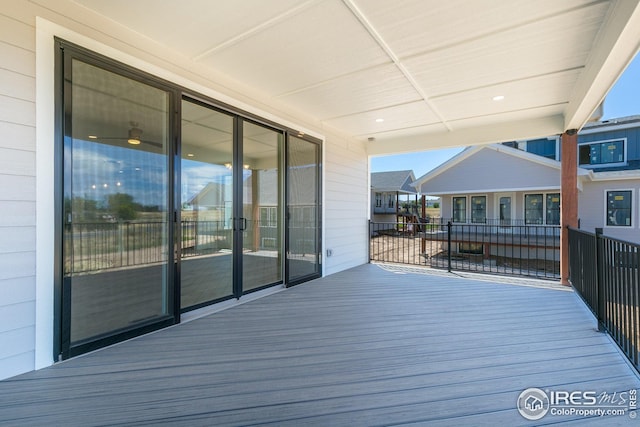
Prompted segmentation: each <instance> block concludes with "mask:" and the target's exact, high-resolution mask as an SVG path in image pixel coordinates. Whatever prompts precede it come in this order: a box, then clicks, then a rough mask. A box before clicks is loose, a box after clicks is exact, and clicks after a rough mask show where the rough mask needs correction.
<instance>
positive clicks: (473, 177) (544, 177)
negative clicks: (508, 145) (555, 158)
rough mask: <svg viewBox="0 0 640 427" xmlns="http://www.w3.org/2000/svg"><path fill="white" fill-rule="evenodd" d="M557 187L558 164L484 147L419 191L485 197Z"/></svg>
mask: <svg viewBox="0 0 640 427" xmlns="http://www.w3.org/2000/svg"><path fill="white" fill-rule="evenodd" d="M544 160H545V161H548V160H547V159H544ZM489 165H500V167H499V168H493V169H492V168H491V167H490V166H489ZM559 184H560V168H559V165H558V168H554V167H551V166H547V165H544V164H540V163H536V162H532V161H530V160H525V159H521V158H517V157H514V156H511V155H509V154H505V153H501V152H498V151H495V150H493V149H491V148H485V149H482V150H480V151H478V152H477V153H475V154H474V155H472V156H471V157H468V158H466V159H464V160H462V161H461V162H460V163H458V164H456V165H454V166H452V167H451V168H449V169H447V170H445V171H443V172H442V173H441V174H439V175H437V176H435V177H433V178H432V179H430V180H429V181H428V182H427V183H425V184H423V186H422V188H421V191H422V192H423V193H424V194H428V195H442V194H465V193H466V194H473V193H476V194H486V193H487V192H490V191H491V192H507V191H516V190H518V191H527V190H531V191H533V190H536V189H547V188H558V186H559Z"/></svg>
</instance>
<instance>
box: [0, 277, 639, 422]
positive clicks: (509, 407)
mask: <svg viewBox="0 0 640 427" xmlns="http://www.w3.org/2000/svg"><path fill="white" fill-rule="evenodd" d="M421 272H423V273H424V272H426V271H425V270H419V269H406V268H405V269H403V268H385V267H384V266H379V265H372V264H369V265H363V266H360V267H357V268H354V269H351V270H348V271H345V272H342V273H338V274H334V275H331V276H328V277H325V278H322V279H318V280H315V281H312V282H308V283H306V284H303V285H300V286H297V287H294V288H292V289H289V290H286V291H284V292H279V293H275V294H272V295H269V296H266V297H264V298H261V299H258V300H255V301H252V302H248V303H246V304H242V305H239V306H236V307H234V308H231V309H228V310H225V311H221V312H218V313H215V314H211V315H208V316H205V317H202V318H199V319H196V320H193V321H190V322H187V323H183V324H181V325H178V326H175V327H172V328H168V329H165V330H162V331H159V332H156V333H153V334H149V335H146V336H143V337H139V338H136V339H133V340H130V341H128V342H124V343H121V344H118V345H114V346H112V347H109V348H105V349H102V350H100V351H97V352H94V353H91V354H87V355H84V356H81V357H77V358H75V359H71V360H68V361H66V362H63V363H59V364H57V365H54V366H52V367H49V368H46V369H43V370H40V371H37V372H31V373H28V374H24V375H21V376H17V377H14V378H11V379H8V380H5V381H1V382H0V425H29V426H35V425H48V426H51V425H65V426H71V425H79V426H80V425H81V426H89V425H128V426H131V425H162V424H166V425H172V426H174V425H188V426H193V425H215V426H223V425H244V426H246V425H256V424H261V425H267V424H272V425H278V426H283V425H291V426H300V425H305V426H307V425H321V426H327V425H331V426H371V425H397V424H408V423H418V424H428V425H447V426H450V425H473V426H478V425H495V424H502V425H508V426H514V425H531V424H532V422H531V421H528V420H526V419H524V418H523V417H522V416H521V415H520V414H519V413H518V411H517V409H516V402H517V400H518V396H519V394H520V393H521V392H522V391H523V390H525V389H527V388H530V387H537V388H540V389H542V390H554V391H570V392H571V391H575V390H580V391H595V392H597V393H598V395H601V393H608V394H609V395H612V394H613V393H614V392H615V393H617V396H618V397H620V396H622V395H621V394H620V393H626V398H627V401H626V403H627V405H628V397H629V395H628V392H629V390H630V389H636V388H640V381H639V379H638V377H637V376H636V374H635V372H634V371H633V369H632V368H630V367H629V365H628V364H627V363H626V361H625V359H624V357H623V356H622V355H621V354H620V353H619V352H618V350H617V349H616V347H615V346H614V344H612V342H611V341H610V340H609V338H608V337H607V336H606V335H604V334H601V333H598V332H597V331H596V330H595V321H594V319H593V318H592V316H591V314H590V313H589V312H588V310H587V309H586V308H585V307H584V306H583V303H582V302H581V301H580V299H579V298H578V297H577V296H576V295H575V294H574V293H573V292H571V291H568V290H566V288H561V287H559V286H556V285H549V282H540V283H544V284H545V285H544V286H537V283H536V281H533V280H527V281H525V282H523V283H524V284H526V285H528V286H512V285H509V284H508V283H510V282H511V280H510V279H508V278H504V277H499V278H496V280H494V281H488V277H487V276H484V277H483V280H474V279H471V278H469V277H456V276H455V275H453V274H447V273H441V272H439V273H437V274H420V273H421ZM513 281H519V279H513ZM623 407H625V406H623ZM633 421H635V420H631V419H630V418H629V414H628V413H627V414H625V415H623V416H619V417H613V416H609V417H603V418H600V419H598V418H589V419H584V418H583V417H581V416H579V415H575V414H574V415H567V416H553V415H551V414H550V413H549V414H547V415H546V416H545V417H544V418H542V419H540V420H538V421H536V422H535V424H536V425H541V424H554V423H559V422H563V423H570V424H575V425H580V426H581V425H587V424H589V423H593V424H602V423H604V424H607V422H609V423H621V424H625V423H632V422H633ZM607 425H608V424H607Z"/></svg>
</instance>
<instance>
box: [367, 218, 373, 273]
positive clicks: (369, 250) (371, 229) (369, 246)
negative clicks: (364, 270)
mask: <svg viewBox="0 0 640 427" xmlns="http://www.w3.org/2000/svg"><path fill="white" fill-rule="evenodd" d="M368 222H369V244H368V245H367V252H368V254H369V264H371V243H373V223H372V222H371V220H369V221H368Z"/></svg>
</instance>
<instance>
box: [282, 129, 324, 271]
mask: <svg viewBox="0 0 640 427" xmlns="http://www.w3.org/2000/svg"><path fill="white" fill-rule="evenodd" d="M319 169H320V146H319V145H318V144H315V143H313V142H310V141H306V140H304V139H301V138H297V137H293V136H290V137H289V140H288V144H287V197H288V199H287V231H288V234H287V238H288V245H287V283H288V284H289V283H292V282H294V283H295V282H296V281H299V280H300V279H303V278H308V277H310V276H314V275H319V274H320V221H319V220H320V171H319Z"/></svg>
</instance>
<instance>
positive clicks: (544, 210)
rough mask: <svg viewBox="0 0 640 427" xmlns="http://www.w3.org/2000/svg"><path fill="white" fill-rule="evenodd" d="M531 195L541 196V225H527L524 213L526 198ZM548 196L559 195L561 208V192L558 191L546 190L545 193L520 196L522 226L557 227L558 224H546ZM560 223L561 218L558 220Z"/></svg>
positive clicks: (530, 192) (539, 192) (530, 193)
mask: <svg viewBox="0 0 640 427" xmlns="http://www.w3.org/2000/svg"><path fill="white" fill-rule="evenodd" d="M532 194H542V224H527V218H526V211H527V196H528V195H532ZM549 194H559V195H560V206H562V191H560V190H547V191H529V192H526V193H524V194H523V195H522V221H524V225H526V226H532V227H535V226H540V225H544V226H547V225H549V226H556V227H557V226H559V225H558V224H547V195H549ZM560 222H562V217H561V218H560Z"/></svg>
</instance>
